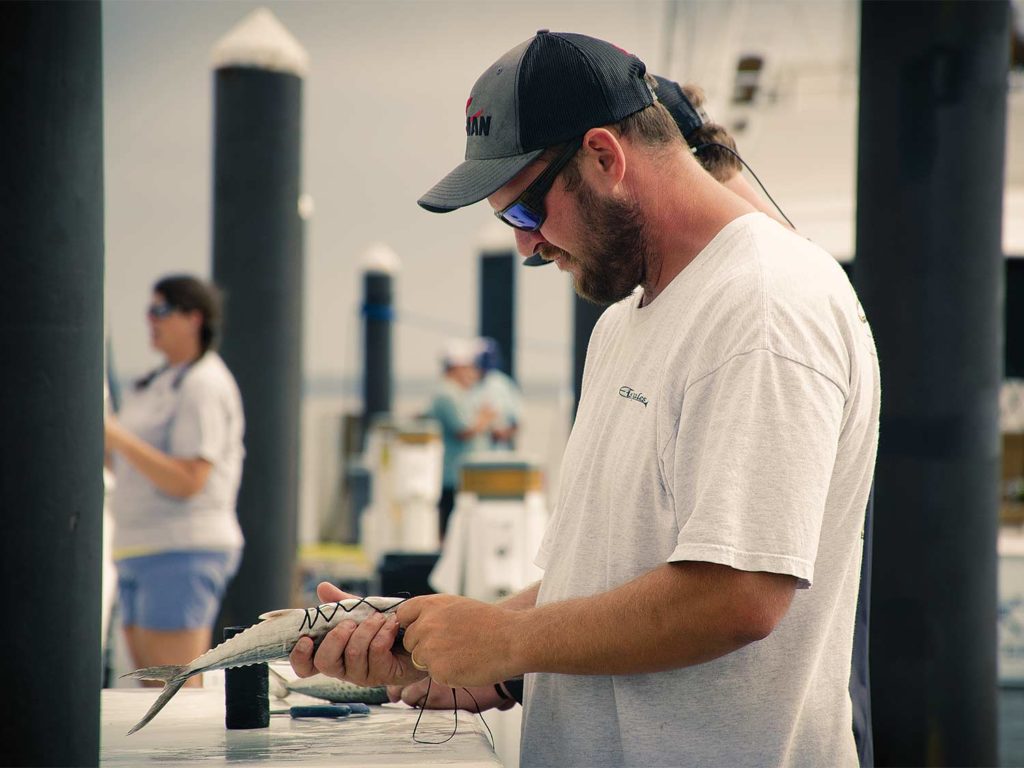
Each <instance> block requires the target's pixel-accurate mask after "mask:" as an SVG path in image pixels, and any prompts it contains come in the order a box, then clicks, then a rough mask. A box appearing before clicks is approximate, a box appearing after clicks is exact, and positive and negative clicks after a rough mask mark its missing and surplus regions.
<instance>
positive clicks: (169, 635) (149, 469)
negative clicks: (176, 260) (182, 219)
mask: <svg viewBox="0 0 1024 768" xmlns="http://www.w3.org/2000/svg"><path fill="white" fill-rule="evenodd" d="M147 316H148V319H149V327H150V338H151V342H152V345H153V347H154V348H155V349H156V350H158V351H159V352H160V353H161V354H162V355H163V357H164V364H163V365H162V366H161V367H159V368H157V369H156V370H155V371H153V372H151V373H150V374H148V375H146V376H144V377H143V378H142V379H140V380H139V381H138V382H136V384H135V387H134V389H133V390H131V391H129V392H127V393H126V396H125V402H124V405H123V407H122V409H121V411H120V413H119V415H118V417H117V418H115V417H113V416H108V417H107V419H106V424H105V436H106V447H107V451H108V455H109V457H110V458H111V459H112V460H113V468H114V474H115V477H116V479H117V484H116V487H115V490H114V496H113V500H112V505H111V506H112V511H113V517H114V524H115V525H114V544H113V550H114V560H115V562H116V565H117V571H118V597H119V604H120V611H121V617H122V622H123V625H124V633H125V639H126V642H127V645H128V650H129V652H130V653H131V656H132V659H133V661H134V662H135V664H136V666H138V667H150V666H157V665H163V664H187V663H188V662H190V661H191V660H192V659H194V658H195V657H196V656H199V655H200V654H201V653H203V652H204V651H206V650H207V649H208V648H209V647H210V640H211V632H212V625H213V622H214V620H215V618H216V616H217V612H218V610H219V608H220V601H221V598H222V597H223V594H224V590H225V589H226V587H227V585H228V582H229V581H230V580H231V578H232V577H233V576H234V574H235V571H236V570H237V569H238V562H239V559H240V557H241V551H242V545H243V539H242V532H241V528H240V527H239V525H238V519H237V516H236V514H235V501H236V498H237V496H238V486H239V482H240V480H241V475H242V460H243V458H244V455H245V449H244V447H243V445H242V436H243V433H244V429H245V420H244V416H243V412H242V402H241V398H240V396H239V393H238V386H237V385H236V384H235V380H234V377H232V375H231V373H230V371H228V369H227V367H226V366H225V365H224V361H223V360H221V358H220V356H219V355H218V354H217V353H216V352H215V351H214V346H215V344H214V342H215V340H216V335H217V333H216V332H217V327H218V324H219V320H220V300H219V296H218V294H217V291H216V289H215V288H214V287H212V286H210V285H207V284H205V283H203V282H201V281H200V280H198V279H196V278H194V277H191V276H187V275H175V276H170V277H165V278H163V279H162V280H160V281H158V282H157V283H156V285H155V286H154V287H153V296H152V300H151V303H150V305H149V308H148V311H147ZM193 679H194V680H196V683H195V685H201V681H200V680H198V679H197V678H193ZM191 683H192V681H191V680H190V681H189V683H186V685H188V684H191ZM154 685H160V683H154Z"/></svg>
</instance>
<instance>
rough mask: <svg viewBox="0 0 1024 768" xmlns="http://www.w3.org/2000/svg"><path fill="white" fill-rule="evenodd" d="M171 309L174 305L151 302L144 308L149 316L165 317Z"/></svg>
mask: <svg viewBox="0 0 1024 768" xmlns="http://www.w3.org/2000/svg"><path fill="white" fill-rule="evenodd" d="M173 311H174V307H172V306H171V305H170V304H153V305H152V306H150V307H149V308H148V309H147V310H146V314H147V315H149V316H150V317H154V318H159V317H167V316H168V315H169V314H171V312H173Z"/></svg>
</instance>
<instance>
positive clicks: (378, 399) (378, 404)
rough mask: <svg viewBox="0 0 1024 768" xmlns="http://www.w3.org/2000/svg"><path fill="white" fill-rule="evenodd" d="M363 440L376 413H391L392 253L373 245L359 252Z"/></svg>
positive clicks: (395, 260) (394, 268) (394, 258)
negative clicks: (361, 300) (360, 270)
mask: <svg viewBox="0 0 1024 768" xmlns="http://www.w3.org/2000/svg"><path fill="white" fill-rule="evenodd" d="M362 263H363V425H362V426H363V430H362V431H363V443H364V445H365V441H366V434H367V432H368V431H369V429H370V427H371V425H372V424H373V419H374V418H375V417H377V416H386V415H388V414H390V413H391V396H392V390H393V384H392V373H391V358H392V353H391V326H392V324H393V323H394V319H395V309H394V285H393V284H394V276H395V274H396V273H397V272H398V268H399V262H398V257H397V256H396V255H395V253H394V252H393V251H392V250H391V249H390V248H388V247H387V246H386V245H383V244H380V243H378V244H376V245H373V246H371V247H370V248H369V249H367V251H366V253H365V254H363V260H362Z"/></svg>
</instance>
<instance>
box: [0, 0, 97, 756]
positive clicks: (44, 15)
mask: <svg viewBox="0 0 1024 768" xmlns="http://www.w3.org/2000/svg"><path fill="white" fill-rule="evenodd" d="M0 93H2V94H3V107H2V109H0V232H2V233H3V235H2V239H3V246H2V250H3V257H2V260H3V280H0V360H2V361H3V362H2V363H0V365H2V366H3V375H2V376H0V413H2V414H3V429H2V437H0V521H2V523H3V535H2V536H0V585H2V589H3V605H4V612H5V615H6V618H5V620H4V627H5V632H4V634H5V637H4V646H3V652H2V653H0V680H2V681H3V682H2V684H0V687H2V689H3V691H4V694H5V695H3V696H2V697H0V765H97V764H98V763H99V725H100V681H101V659H100V558H101V528H102V514H103V475H102V473H103V104H102V42H101V26H100V4H99V3H97V2H77V3H33V2H24V3H20V2H19V3H3V4H0ZM18 692H22V693H21V694H20V695H19V693H18ZM26 692H31V693H26Z"/></svg>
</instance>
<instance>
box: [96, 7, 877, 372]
mask: <svg viewBox="0 0 1024 768" xmlns="http://www.w3.org/2000/svg"><path fill="white" fill-rule="evenodd" d="M258 7H267V8H270V9H271V10H272V11H273V13H274V14H275V15H276V16H277V17H278V19H280V21H281V22H282V23H283V24H284V26H285V27H287V28H288V30H290V32H291V33H292V34H293V35H294V36H295V37H296V39H297V40H298V41H299V42H300V43H301V44H302V45H303V46H304V47H305V48H306V50H307V52H308V53H309V57H310V72H309V75H308V77H307V78H306V80H305V84H304V92H303V101H304V104H303V109H304V114H303V121H304V128H303V135H304V145H303V163H302V166H303V171H302V173H303V187H304V189H305V190H306V191H307V192H308V193H309V194H311V195H312V197H313V199H314V202H315V214H314V216H313V218H312V220H311V221H310V224H309V230H308V236H307V244H306V286H307V291H306V296H305V307H306V317H305V369H306V375H307V377H315V378H323V377H337V376H358V375H359V367H358V360H357V356H358V354H359V336H358V329H359V326H358V305H359V301H360V296H359V286H360V269H359V259H360V256H361V254H362V253H363V252H364V251H365V249H366V248H367V247H368V246H370V245H371V244H372V243H374V242H377V241H381V242H384V243H386V244H387V245H388V246H390V247H391V248H392V249H393V250H394V251H395V252H396V253H397V254H398V256H399V258H400V259H401V262H402V265H403V266H402V271H401V273H400V275H399V277H398V282H397V288H396V290H397V305H398V308H399V312H400V318H401V319H402V322H401V324H400V325H399V326H398V331H397V336H396V349H395V352H396V358H397V359H396V376H397V377H398V378H399V379H410V378H430V377H432V376H434V375H435V374H436V370H437V367H436V361H437V352H438V350H439V348H440V346H441V344H442V343H443V341H444V339H445V336H446V335H449V334H458V333H465V334H470V333H472V332H473V331H474V329H475V326H476V311H477V310H476V306H477V304H476V302H477V298H476V285H477V263H476V246H477V243H478V237H479V232H480V230H481V227H483V226H484V225H485V224H487V223H488V222H489V221H490V213H489V208H488V207H487V206H486V205H477V206H474V207H472V208H469V209H464V210H462V211H459V212H456V213H452V214H448V215H445V216H437V215H433V214H429V213H426V212H424V211H422V210H420V209H419V208H418V207H417V206H416V204H415V201H416V199H417V198H418V197H419V196H420V194H422V193H423V192H424V191H425V190H426V189H427V188H429V187H430V186H431V185H432V184H433V183H434V182H435V181H437V180H438V179H439V178H440V177H441V176H442V175H443V174H444V173H446V172H447V171H448V170H450V168H452V167H454V165H455V164H457V163H458V162H459V161H460V160H461V158H462V155H463V152H464V142H465V132H464V119H465V118H464V105H465V101H466V98H467V95H468V92H469V89H470V87H471V86H472V84H473V82H474V81H475V80H476V78H477V77H478V76H479V74H480V73H481V72H482V71H483V70H484V69H485V68H486V67H487V66H488V65H489V64H491V63H492V62H493V61H494V60H495V59H497V58H498V57H499V56H500V55H501V54H502V53H503V52H504V51H506V50H508V49H509V48H511V47H513V46H515V45H517V44H518V43H520V42H521V41H523V40H525V39H527V38H528V37H530V36H532V35H533V34H534V33H535V32H536V30H537V29H540V28H550V29H552V30H556V31H577V32H583V33H587V34H591V35H594V36H597V37H602V38H604V39H608V40H611V41H613V42H615V43H616V44H618V45H620V46H621V47H624V48H626V49H628V50H631V51H633V52H634V53H636V54H637V55H639V56H640V57H641V58H642V59H644V60H645V61H646V62H647V63H648V66H649V68H650V69H652V70H653V71H656V72H658V73H659V74H667V75H668V76H670V77H673V78H675V79H678V80H694V81H697V82H701V83H702V84H704V85H705V86H706V87H707V88H708V90H709V92H710V96H711V99H712V102H711V103H712V105H713V106H714V105H715V104H716V103H720V102H724V101H726V100H725V99H724V98H723V93H727V92H728V88H729V87H730V84H731V76H732V75H731V73H732V71H733V68H734V66H735V57H736V54H737V52H739V51H748V50H753V51H754V52H757V51H759V50H760V51H765V50H770V51H773V52H774V53H773V54H772V56H771V57H770V63H771V69H772V72H773V73H774V74H773V75H772V77H773V78H774V79H773V82H775V83H777V84H781V85H780V87H782V88H783V89H784V90H785V89H786V88H788V89H789V90H788V93H789V96H786V94H785V93H783V96H784V97H785V98H783V99H782V100H783V101H786V100H787V99H788V103H789V105H790V106H791V107H792V106H794V105H796V106H800V105H804V106H806V107H807V109H809V110H810V113H809V114H812V115H818V116H819V117H821V121H819V122H813V121H812V122H811V123H810V124H805V130H804V131H803V132H802V136H801V142H800V143H798V146H797V147H794V146H793V145H794V142H792V141H789V140H786V141H778V142H776V144H775V145H772V143H771V141H770V137H771V136H772V135H774V134H776V133H779V132H778V131H776V130H773V129H769V127H770V125H771V123H770V119H769V118H766V119H765V120H764V121H762V126H764V127H763V128H762V129H761V130H758V124H757V121H756V120H755V121H754V123H753V127H752V129H751V131H750V135H748V136H747V137H745V138H744V139H742V140H741V141H742V142H743V148H744V150H745V154H746V156H747V159H748V160H749V161H751V162H752V163H753V164H754V165H755V167H757V168H758V170H759V171H764V172H763V173H762V176H763V177H767V178H766V181H768V183H769V186H770V187H772V191H773V193H776V196H777V197H779V196H781V197H782V198H783V200H786V199H788V200H789V201H790V203H791V205H794V206H796V208H797V209H799V208H800V206H801V204H802V203H801V201H800V200H798V199H794V198H796V197H799V196H800V195H801V194H802V195H803V196H804V197H806V198H808V199H814V200H818V201H821V200H822V198H823V196H824V197H825V198H826V199H828V200H835V201H840V200H842V199H846V200H847V204H848V201H849V198H850V197H851V196H852V167H853V157H854V151H853V150H854V140H853V125H854V123H855V115H856V110H855V104H854V103H853V101H854V98H853V95H854V93H855V86H856V80H855V78H853V75H854V74H855V69H856V39H857V12H856V5H855V4H854V3H852V2H839V1H838V0H836V1H835V2H821V1H820V0H819V1H814V2H800V3H767V2H758V3H730V2H699V3H693V2H689V3H688V2H682V3H676V4H674V5H673V4H670V3H668V2H662V1H659V0H648V1H646V2H644V1H641V2H621V1H620V2H614V3H613V2H594V1H593V0H591V1H589V2H557V1H555V0H546V1H545V2H537V3H534V2H524V1H522V0H520V1H518V2H515V3H509V2H507V1H502V2H498V1H497V0H472V1H466V2H440V1H430V0H420V1H413V0H406V1H404V2H401V1H399V0H394V1H390V2H389V1H387V0H375V1H374V2H362V3H360V2H310V1H307V2H272V3H253V2H247V1H241V2H209V1H208V2H183V1H181V0H178V1H176V2H150V1H147V2H109V1H108V2H105V3H104V4H103V27H104V28H103V39H104V110H105V167H106V179H105V183H106V248H107V302H108V304H107V306H108V311H107V315H108V320H109V324H110V330H111V333H112V337H113V342H114V350H115V360H116V362H117V364H118V368H119V370H120V372H121V374H122V375H134V374H138V373H140V372H142V371H144V370H146V369H148V368H149V367H150V366H152V365H154V364H156V362H157V361H158V358H157V357H156V355H155V354H154V353H153V352H152V351H151V350H150V349H149V347H148V341H147V337H146V326H145V319H144V317H143V310H144V307H145V306H146V304H147V302H148V300H149V289H150V286H151V285H152V283H153V282H154V280H155V279H156V278H158V277H159V276H161V275H164V274H167V273H169V272H178V271H191V272H195V273H198V274H200V275H202V276H208V275H209V274H210V259H211V255H210V242H211V237H210V216H211V214H210V197H211V194H210V191H211V183H212V182H211V171H210V169H211V157H212V146H211V136H212V125H213V122H212V121H213V116H212V74H211V71H210V65H209V61H210V52H211V49H212V48H213V46H214V44H215V43H216V42H217V40H218V39H219V38H221V37H222V36H223V35H224V34H225V33H226V32H228V31H229V30H230V29H231V28H232V27H233V26H234V25H235V24H237V23H238V22H239V21H241V20H242V19H243V18H244V17H245V16H246V15H247V14H248V13H249V12H251V11H252V10H254V9H255V8H258ZM673 14H674V15H673ZM787 83H788V85H787ZM794 84H799V87H797V86H796V85H794ZM808 126H809V127H808ZM781 138H785V134H783V135H782V137H781ZM844 215H845V214H844ZM847 229H848V227H847ZM842 237H843V235H842V234H841V233H840V235H839V236H838V239H839V240H840V241H841V240H842ZM825 239H827V238H825ZM510 242H511V241H510ZM841 247H842V246H840V249H841ZM517 280H518V287H519V295H518V328H517V333H518V335H519V341H520V347H519V349H518V355H517V361H518V370H519V372H520V374H521V377H522V378H523V379H525V380H531V379H534V380H544V381H552V382H560V381H567V380H568V378H569V375H570V371H569V366H570V364H571V363H570V341H569V340H570V338H571V337H570V321H571V301H570V295H571V294H570V287H569V283H568V278H567V277H566V276H565V275H562V274H559V273H557V272H556V271H555V270H554V269H553V268H543V269H533V270H531V269H528V268H522V269H520V270H519V271H518V273H517Z"/></svg>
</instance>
